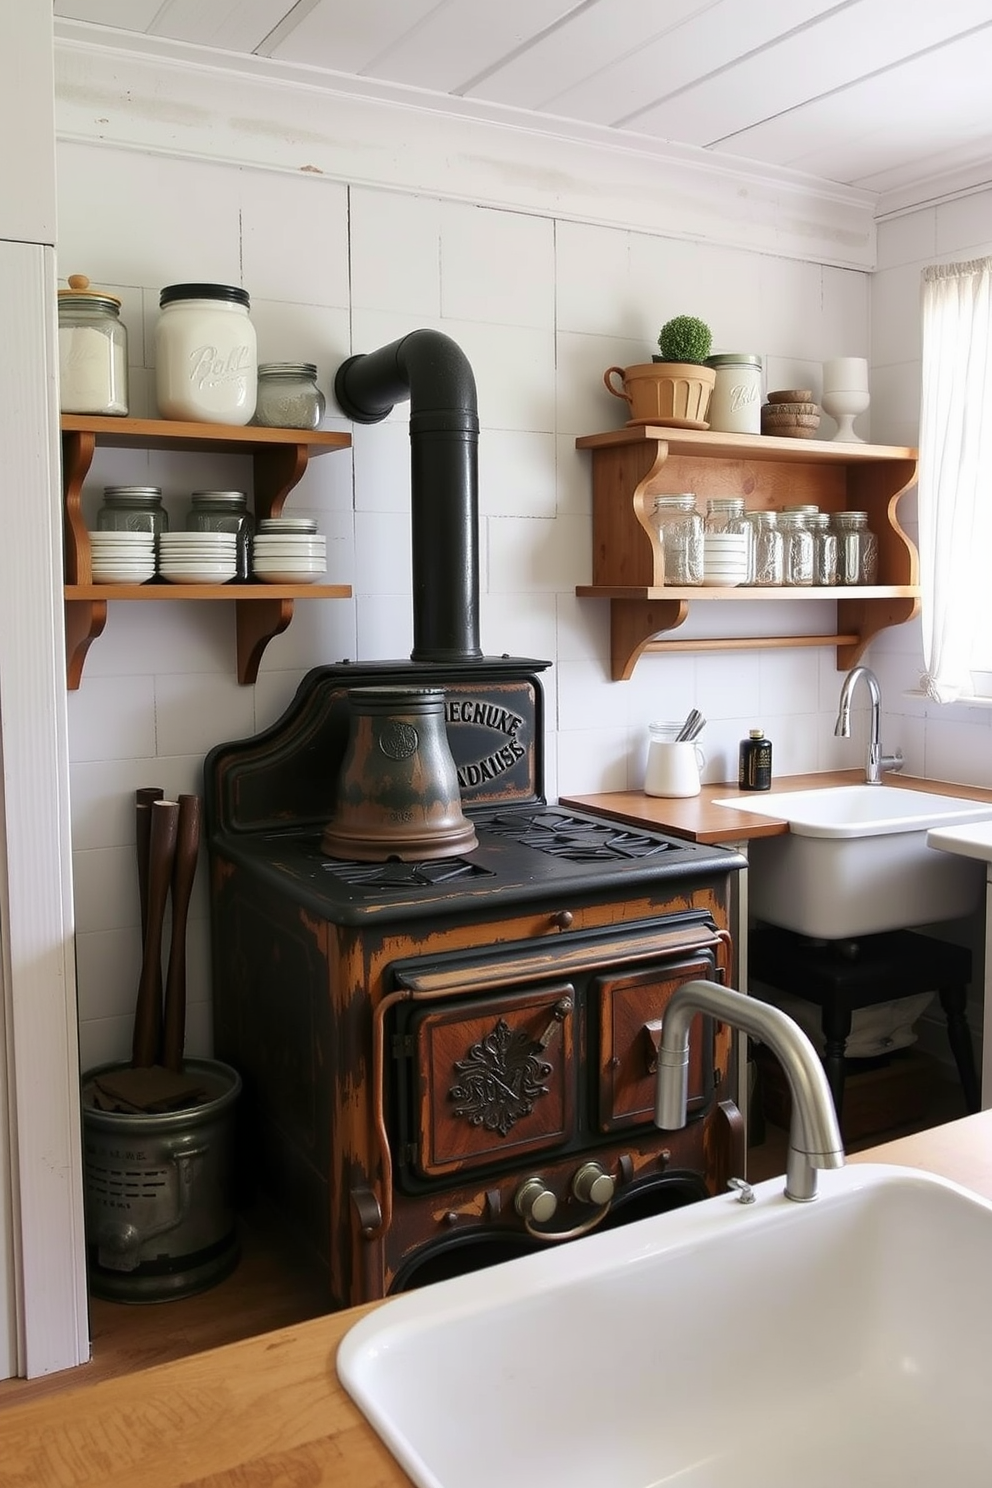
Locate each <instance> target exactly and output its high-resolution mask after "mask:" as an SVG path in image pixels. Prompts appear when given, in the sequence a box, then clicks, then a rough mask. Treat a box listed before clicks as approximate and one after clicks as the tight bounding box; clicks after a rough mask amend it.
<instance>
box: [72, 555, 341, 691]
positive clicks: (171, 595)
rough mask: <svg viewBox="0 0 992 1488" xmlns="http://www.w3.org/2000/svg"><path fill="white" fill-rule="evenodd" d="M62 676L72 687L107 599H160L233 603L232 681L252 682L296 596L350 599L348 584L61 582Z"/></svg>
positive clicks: (102, 618)
mask: <svg viewBox="0 0 992 1488" xmlns="http://www.w3.org/2000/svg"><path fill="white" fill-rule="evenodd" d="M64 594H65V637H66V681H67V684H68V687H69V690H70V691H71V692H72V691H75V690H76V689H77V688H78V687H79V684H80V681H81V679H82V675H83V664H84V662H85V660H86V653H87V651H88V650H89V648H90V645H91V643H92V642H93V641H94V640H96V638H97V636H98V635H100V633H101V632H102V630H103V627H104V626H105V625H106V623H107V605H108V603H109V602H110V601H111V600H114V601H117V600H124V601H128V600H130V601H138V602H143V603H146V604H147V603H149V602H151V603H160V602H167V603H171V602H175V601H177V600H181V601H183V602H187V603H188V602H189V601H191V600H193V601H204V600H214V601H217V600H226V601H228V602H229V603H230V602H233V603H234V605H235V611H236V625H237V666H238V681H239V682H240V683H241V684H242V685H243V686H244V685H247V684H250V683H252V682H254V681H255V679H256V677H257V676H258V667H259V662H260V661H261V659H262V654H263V652H264V651H265V648H266V646H267V645H268V644H269V641H271V640H272V638H273V637H274V636H277V635H280V634H281V633H282V632H283V631H284V630H285V629H286V627H287V625H288V624H289V622H290V620H292V618H293V603H294V601H295V600H297V599H350V598H351V585H350V584H169V583H165V582H161V581H156V582H153V583H148V584H67V585H66V586H65V591H64Z"/></svg>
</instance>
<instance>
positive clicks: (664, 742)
mask: <svg viewBox="0 0 992 1488" xmlns="http://www.w3.org/2000/svg"><path fill="white" fill-rule="evenodd" d="M680 727H681V724H678V723H652V724H649V725H648V732H649V734H650V743H649V744H648V763H647V769H646V770H645V773H644V794H645V795H646V796H698V795H699V791H700V785H701V777H700V771H701V770H702V768H703V766H704V765H705V764H706V756H705V755H704V754H703V751H702V750H701V749H700V748H699V745H698V744H692V743H689V742H687V741H685V740H677V739H676V737H675V735H676V734H677V733H678V731H679V729H680Z"/></svg>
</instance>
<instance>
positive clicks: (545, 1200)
mask: <svg viewBox="0 0 992 1488" xmlns="http://www.w3.org/2000/svg"><path fill="white" fill-rule="evenodd" d="M513 1204H514V1208H515V1209H516V1211H517V1213H518V1214H519V1215H520V1218H521V1219H523V1220H527V1221H529V1222H530V1223H531V1224H547V1222H548V1220H549V1219H551V1218H552V1216H553V1215H554V1212H555V1210H556V1209H557V1208H558V1200H557V1199H556V1198H555V1195H554V1194H553V1193H552V1191H551V1189H550V1188H549V1187H548V1185H547V1184H546V1183H545V1181H544V1179H543V1178H536V1177H535V1178H525V1179H524V1181H523V1183H521V1185H520V1187H519V1188H518V1189H517V1192H516V1195H515V1196H514V1200H513Z"/></svg>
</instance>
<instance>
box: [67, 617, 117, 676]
mask: <svg viewBox="0 0 992 1488" xmlns="http://www.w3.org/2000/svg"><path fill="white" fill-rule="evenodd" d="M106 623H107V601H106V600H105V599H67V600H66V602H65V670H66V685H67V687H68V689H69V691H70V692H76V691H77V689H78V687H79V684H80V682H81V680H82V676H83V663H84V662H85V660H86V653H87V651H88V650H89V648H90V642H91V641H95V640H96V638H97V636H98V635H100V634H101V632H102V631H103V627H104V626H105V625H106Z"/></svg>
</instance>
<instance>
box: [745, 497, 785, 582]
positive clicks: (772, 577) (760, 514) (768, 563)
mask: <svg viewBox="0 0 992 1488" xmlns="http://www.w3.org/2000/svg"><path fill="white" fill-rule="evenodd" d="M750 520H751V521H752V522H753V523H754V543H753V571H752V575H751V583H752V584H754V585H756V586H758V587H760V588H764V589H775V588H781V586H782V583H783V581H784V574H785V567H784V556H783V554H784V545H783V542H782V534H781V532H780V531H779V528H778V513H777V512H773V511H756V512H752V513H751V514H750Z"/></svg>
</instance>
